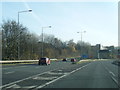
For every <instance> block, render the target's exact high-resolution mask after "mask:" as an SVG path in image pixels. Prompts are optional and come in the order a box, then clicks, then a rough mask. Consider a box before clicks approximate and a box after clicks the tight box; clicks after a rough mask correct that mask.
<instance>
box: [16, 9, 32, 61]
mask: <svg viewBox="0 0 120 90" xmlns="http://www.w3.org/2000/svg"><path fill="white" fill-rule="evenodd" d="M24 12H32V10H31V9H30V10H25V11H19V12H18V30H19V14H20V13H24ZM20 33H21V32H20ZM20 33H19V35H18V36H20ZM19 39H20V38H19ZM18 59H20V40H19V41H18Z"/></svg>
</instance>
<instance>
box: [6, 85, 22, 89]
mask: <svg viewBox="0 0 120 90" xmlns="http://www.w3.org/2000/svg"><path fill="white" fill-rule="evenodd" d="M7 88H21V87H20V86H19V85H17V84H13V85H11V86H9V87H7Z"/></svg>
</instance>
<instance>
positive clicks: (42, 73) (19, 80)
mask: <svg viewBox="0 0 120 90" xmlns="http://www.w3.org/2000/svg"><path fill="white" fill-rule="evenodd" d="M54 70H56V69H54ZM50 71H53V70H50ZM50 71H46V72H43V73H40V74H36V75H33V76H30V77H28V78H24V79H21V80H18V81H15V82H12V83H9V84H5V85H2V86H0V88H3V87H7V86H9V85H12V84H15V83H19V82H22V81H24V80H27V79H30V78H34V77H36V76H39V75H42V74H45V73H47V72H50Z"/></svg>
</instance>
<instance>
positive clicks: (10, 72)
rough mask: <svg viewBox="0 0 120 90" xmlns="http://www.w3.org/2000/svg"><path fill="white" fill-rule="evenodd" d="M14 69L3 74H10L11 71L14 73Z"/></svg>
mask: <svg viewBox="0 0 120 90" xmlns="http://www.w3.org/2000/svg"><path fill="white" fill-rule="evenodd" d="M14 72H15V71H11V72H6V73H4V74H11V73H14Z"/></svg>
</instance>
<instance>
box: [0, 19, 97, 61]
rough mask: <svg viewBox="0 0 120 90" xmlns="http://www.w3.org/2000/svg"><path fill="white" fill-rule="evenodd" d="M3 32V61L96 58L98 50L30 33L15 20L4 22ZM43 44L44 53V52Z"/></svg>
mask: <svg viewBox="0 0 120 90" xmlns="http://www.w3.org/2000/svg"><path fill="white" fill-rule="evenodd" d="M0 29H1V31H2V60H17V59H21V60H22V59H23V60H27V59H28V60H30V59H39V58H40V57H42V56H41V55H42V53H43V55H44V57H49V58H64V57H79V56H81V55H87V56H88V57H95V55H96V53H97V52H96V50H97V49H95V48H94V49H93V48H92V47H91V44H90V43H88V42H83V41H82V42H81V41H78V42H77V43H75V42H74V40H73V39H72V40H69V41H65V42H63V41H62V40H60V39H58V38H57V37H55V36H54V35H49V34H44V42H43V43H42V35H40V36H39V35H37V34H35V33H30V32H29V29H28V28H27V27H25V26H23V25H22V24H19V25H18V23H17V22H16V21H15V20H7V21H3V23H2V24H1V27H0ZM42 44H43V52H42Z"/></svg>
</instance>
